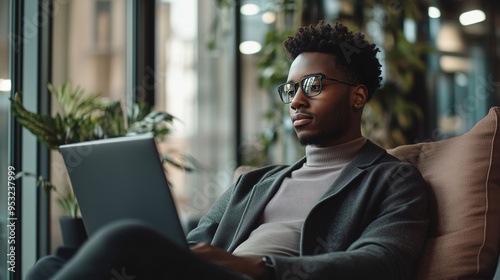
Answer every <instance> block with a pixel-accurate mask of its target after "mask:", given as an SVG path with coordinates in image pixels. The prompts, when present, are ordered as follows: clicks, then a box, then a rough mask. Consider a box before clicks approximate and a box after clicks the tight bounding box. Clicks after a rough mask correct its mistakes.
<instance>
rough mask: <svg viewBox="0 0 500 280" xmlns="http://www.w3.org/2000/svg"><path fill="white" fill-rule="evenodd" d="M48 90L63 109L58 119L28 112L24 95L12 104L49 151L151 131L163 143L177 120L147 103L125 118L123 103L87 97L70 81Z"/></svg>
mask: <svg viewBox="0 0 500 280" xmlns="http://www.w3.org/2000/svg"><path fill="white" fill-rule="evenodd" d="M48 89H49V91H50V93H51V94H52V97H53V98H54V99H55V100H56V101H57V103H58V104H59V105H60V107H61V109H62V113H56V114H55V116H54V117H51V116H50V115H39V114H36V113H33V112H30V111H28V110H27V109H26V108H25V107H24V106H23V103H22V96H21V94H20V93H18V94H16V95H15V97H14V98H13V99H11V104H12V113H13V115H14V116H15V118H16V120H17V121H18V122H19V123H20V124H21V125H22V126H23V127H25V128H26V129H28V130H29V131H30V132H31V133H33V135H35V136H36V138H37V139H38V140H39V141H40V142H42V143H43V144H44V145H45V146H46V147H47V148H49V149H58V148H59V146H60V145H64V144H70V143H78V142H83V141H90V140H96V139H104V138H113V137H120V136H125V135H132V134H141V133H148V132H151V133H153V134H154V135H155V137H156V139H158V140H163V139H164V137H165V136H166V135H167V134H168V133H169V132H170V128H169V127H170V125H171V124H172V122H173V121H174V119H175V118H174V117H173V116H172V115H170V114H168V113H166V112H157V111H152V110H151V108H150V107H149V106H148V105H147V104H145V103H141V104H134V105H133V106H132V107H131V109H130V110H129V112H128V113H129V114H128V116H127V118H125V116H124V113H123V111H122V107H121V103H120V102H118V101H107V100H105V99H104V98H103V97H102V96H100V95H99V94H90V95H85V92H84V90H83V89H82V88H80V87H76V88H74V89H72V88H71V84H70V83H69V82H68V83H65V84H63V85H61V86H60V87H59V88H57V89H56V88H55V87H54V86H53V85H51V84H49V85H48Z"/></svg>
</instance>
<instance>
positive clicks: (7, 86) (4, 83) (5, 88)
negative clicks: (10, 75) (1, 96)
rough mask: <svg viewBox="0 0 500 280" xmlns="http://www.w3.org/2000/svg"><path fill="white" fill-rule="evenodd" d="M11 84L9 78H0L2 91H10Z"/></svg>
mask: <svg viewBox="0 0 500 280" xmlns="http://www.w3.org/2000/svg"><path fill="white" fill-rule="evenodd" d="M10 88H11V84H10V80H9V79H0V91H10Z"/></svg>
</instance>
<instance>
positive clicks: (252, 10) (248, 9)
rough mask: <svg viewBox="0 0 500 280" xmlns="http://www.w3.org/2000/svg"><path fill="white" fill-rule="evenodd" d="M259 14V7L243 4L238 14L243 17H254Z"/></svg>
mask: <svg viewBox="0 0 500 280" xmlns="http://www.w3.org/2000/svg"><path fill="white" fill-rule="evenodd" d="M259 12H260V8H259V6H257V5H255V4H245V5H243V6H241V8H240V13H241V14H242V15H245V16H254V15H256V14H258V13H259Z"/></svg>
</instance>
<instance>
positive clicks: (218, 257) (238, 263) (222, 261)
mask: <svg viewBox="0 0 500 280" xmlns="http://www.w3.org/2000/svg"><path fill="white" fill-rule="evenodd" d="M191 251H193V253H195V254H196V255H198V256H200V257H202V258H204V259H206V260H208V261H210V262H213V263H215V264H218V265H221V266H224V267H226V268H229V269H230V270H232V271H234V272H236V273H240V274H245V275H248V276H250V277H252V278H253V279H262V278H264V277H265V276H266V267H265V265H264V263H263V261H262V259H261V258H257V257H238V256H235V255H233V254H231V253H228V252H226V251H224V250H223V249H220V248H217V247H215V246H212V245H210V244H207V243H200V244H196V245H195V246H193V247H191Z"/></svg>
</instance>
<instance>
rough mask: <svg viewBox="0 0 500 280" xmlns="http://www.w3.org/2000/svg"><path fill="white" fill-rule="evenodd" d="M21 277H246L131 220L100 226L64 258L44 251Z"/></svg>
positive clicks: (239, 279) (112, 279) (136, 279)
mask: <svg viewBox="0 0 500 280" xmlns="http://www.w3.org/2000/svg"><path fill="white" fill-rule="evenodd" d="M26 279H27V280H35V279H36V280H38V279H57V280H73V279H74V280H77V279H82V280H88V279H93V280H99V279H102V280H132V279H133V280H141V279H151V280H153V279H154V280H156V279H211V280H212V279H218V280H224V279H228V280H242V279H248V278H246V277H244V276H241V275H236V274H234V273H232V272H230V271H228V270H226V269H225V268H223V267H221V266H219V265H215V264H213V263H211V262H208V261H206V260H204V259H202V258H200V257H198V256H196V255H195V254H193V253H192V252H191V251H190V250H186V249H185V248H181V247H180V246H178V245H177V244H175V243H173V242H171V241H170V240H168V239H166V238H165V237H164V236H163V235H161V234H160V233H158V232H157V231H156V230H154V229H152V228H151V227H149V226H147V225H145V224H142V223H140V222H136V221H122V222H117V223H113V224H111V225H109V226H106V227H105V228H103V229H102V230H100V231H99V232H97V233H96V234H95V235H94V236H92V237H91V238H90V239H89V240H87V242H86V243H85V244H84V245H83V246H82V248H80V249H79V250H78V252H77V253H76V255H75V256H73V257H72V258H71V259H70V260H65V259H64V258H59V257H57V256H49V257H45V258H43V259H41V260H40V261H39V262H37V264H35V266H34V267H33V268H32V270H31V271H30V273H29V275H28V276H27V278H26Z"/></svg>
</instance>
